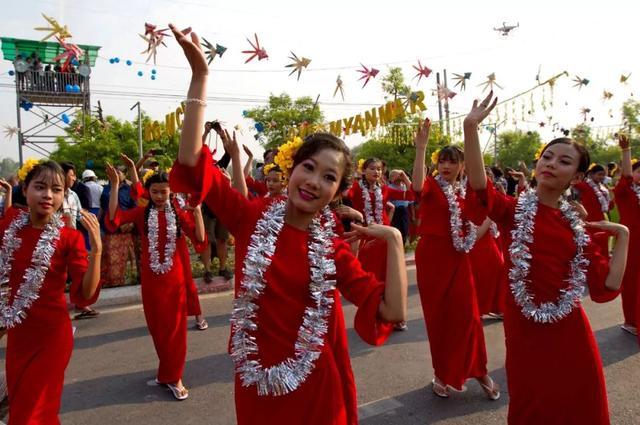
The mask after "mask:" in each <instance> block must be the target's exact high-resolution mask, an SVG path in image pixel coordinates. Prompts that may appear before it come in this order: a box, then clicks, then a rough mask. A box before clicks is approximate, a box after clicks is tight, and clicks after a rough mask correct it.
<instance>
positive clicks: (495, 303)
mask: <svg viewBox="0 0 640 425" xmlns="http://www.w3.org/2000/svg"><path fill="white" fill-rule="evenodd" d="M500 237H501V234H500V231H499V230H498V226H497V225H496V224H495V223H494V222H493V221H491V219H490V218H486V219H485V221H484V222H483V223H482V225H480V226H479V227H478V240H477V241H476V243H475V245H474V246H473V249H471V251H470V252H469V260H470V261H471V272H472V273H473V282H474V286H475V288H476V294H477V298H478V310H479V311H480V315H481V316H482V315H485V314H489V315H491V317H493V318H500V317H501V313H502V310H503V297H502V290H501V283H502V276H503V268H504V258H503V255H502V249H501V248H500V245H499V241H500V239H499V238H500Z"/></svg>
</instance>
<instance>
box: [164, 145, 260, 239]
mask: <svg viewBox="0 0 640 425" xmlns="http://www.w3.org/2000/svg"><path fill="white" fill-rule="evenodd" d="M169 180H170V182H171V190H172V191H174V192H180V193H189V194H191V198H190V199H189V202H190V204H191V205H193V206H195V205H199V204H201V203H202V201H204V202H206V204H207V206H208V207H209V209H211V211H213V213H214V214H215V215H216V217H217V218H219V219H220V221H221V222H222V224H223V225H224V226H225V227H226V228H227V229H229V231H230V232H231V234H233V235H237V234H238V233H239V231H240V230H241V229H242V228H243V227H246V225H247V223H248V222H249V221H245V219H246V216H247V214H249V213H250V211H252V210H253V209H252V208H251V204H252V202H251V201H249V200H248V199H247V198H245V197H244V196H242V195H241V194H240V192H238V191H237V190H235V189H233V188H232V187H231V184H230V183H229V180H228V179H227V178H226V177H225V176H224V175H223V174H222V172H221V171H220V169H219V168H218V167H215V166H214V165H213V163H212V160H211V153H210V152H209V148H208V147H206V146H203V148H202V151H201V152H200V158H198V163H197V164H196V166H195V167H187V166H184V165H182V164H180V163H179V162H178V161H176V162H175V163H174V165H173V168H172V169H171V178H170V179H169ZM255 202H258V201H257V200H256V201H255Z"/></svg>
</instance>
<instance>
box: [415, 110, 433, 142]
mask: <svg viewBox="0 0 640 425" xmlns="http://www.w3.org/2000/svg"><path fill="white" fill-rule="evenodd" d="M430 130H431V120H430V119H429V118H425V119H424V121H423V122H422V124H421V125H420V129H419V130H418V132H417V133H416V138H415V140H414V142H413V143H414V144H415V145H416V149H426V148H427V143H429V131H430Z"/></svg>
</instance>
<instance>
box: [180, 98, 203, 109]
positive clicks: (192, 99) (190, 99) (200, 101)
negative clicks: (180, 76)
mask: <svg viewBox="0 0 640 425" xmlns="http://www.w3.org/2000/svg"><path fill="white" fill-rule="evenodd" d="M184 103H186V104H189V103H197V104H198V105H200V106H205V107H206V106H207V102H206V101H204V100H202V99H197V98H195V97H194V98H189V99H185V101H184Z"/></svg>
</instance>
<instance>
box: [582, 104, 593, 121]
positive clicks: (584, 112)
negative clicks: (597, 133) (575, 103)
mask: <svg viewBox="0 0 640 425" xmlns="http://www.w3.org/2000/svg"><path fill="white" fill-rule="evenodd" d="M590 112H591V108H586V107H585V108H582V109H580V115H582V120H583V121H586V120H587V115H589V113H590Z"/></svg>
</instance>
